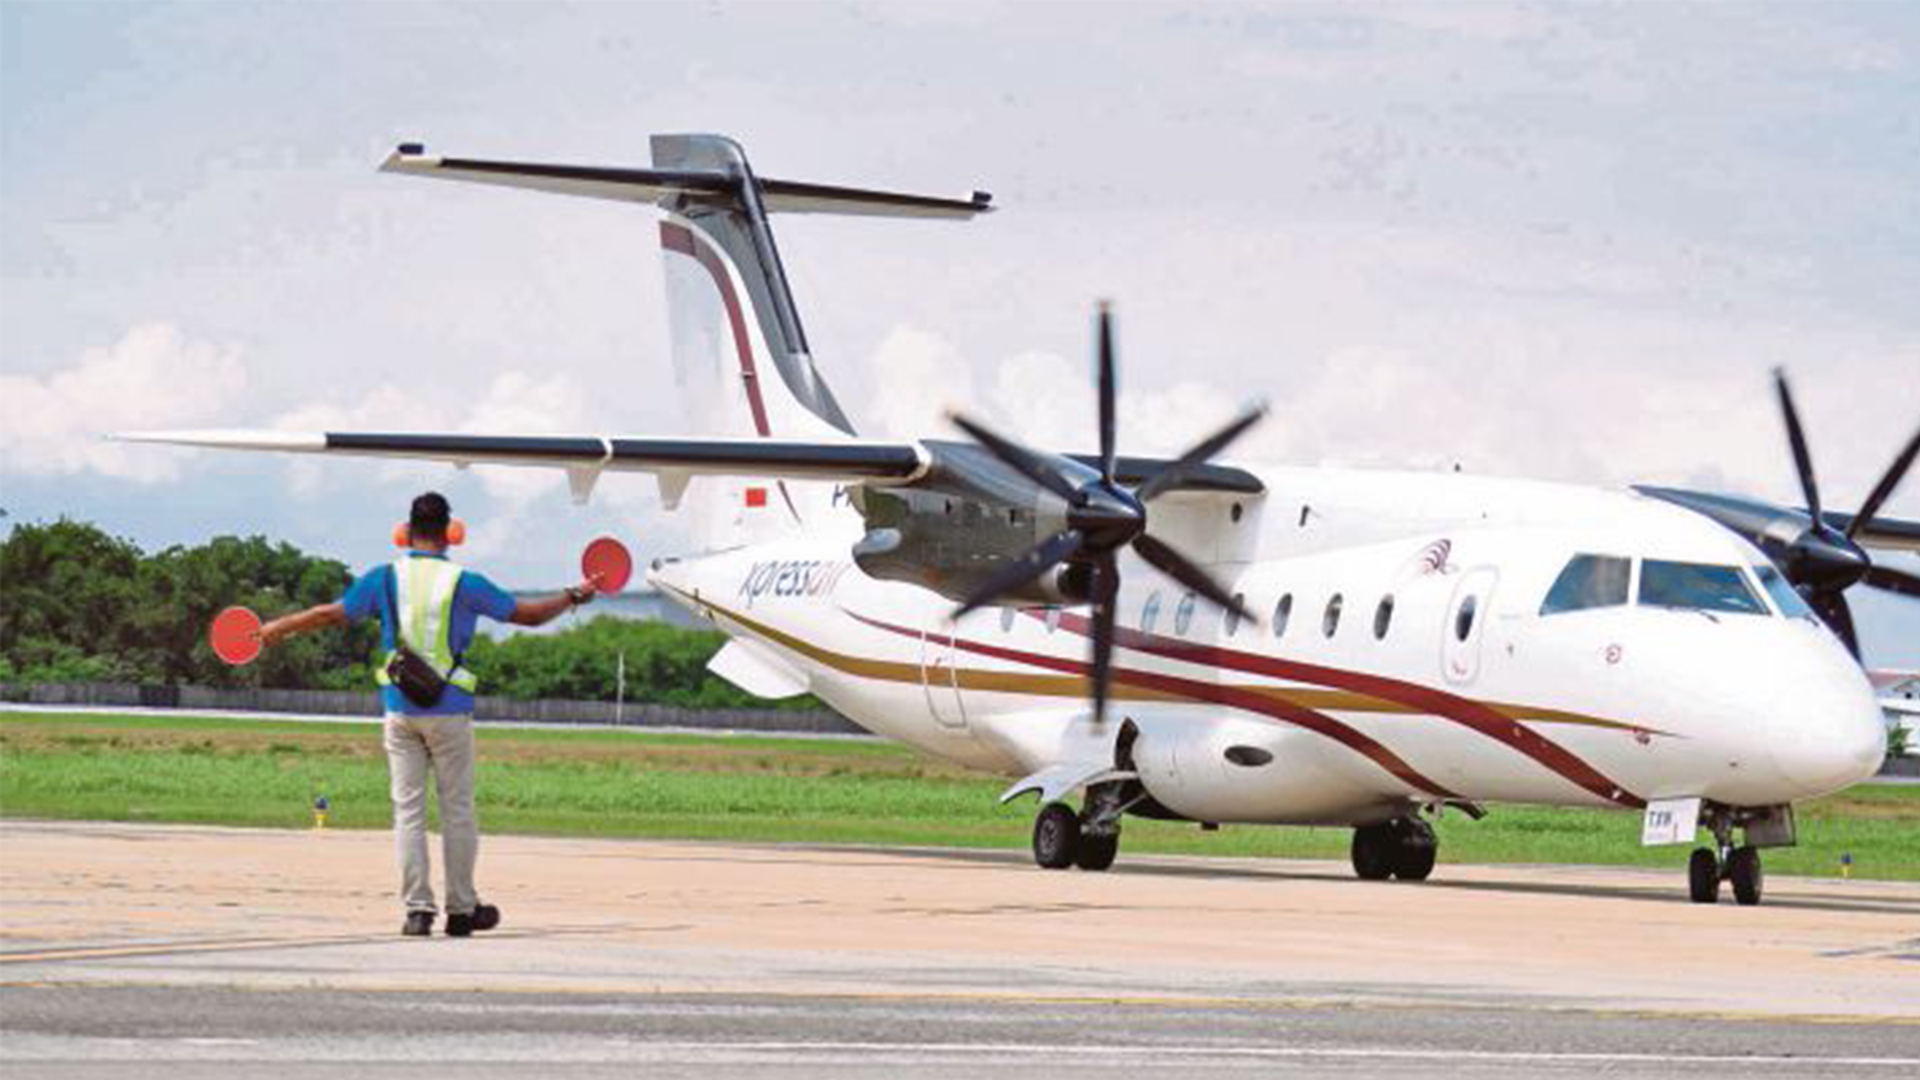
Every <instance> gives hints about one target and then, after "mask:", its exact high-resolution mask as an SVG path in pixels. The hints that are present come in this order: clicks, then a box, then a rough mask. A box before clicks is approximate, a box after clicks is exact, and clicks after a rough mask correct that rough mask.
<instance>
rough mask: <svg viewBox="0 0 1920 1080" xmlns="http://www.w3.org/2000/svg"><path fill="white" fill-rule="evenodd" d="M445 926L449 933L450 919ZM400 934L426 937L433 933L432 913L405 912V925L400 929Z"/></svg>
mask: <svg viewBox="0 0 1920 1080" xmlns="http://www.w3.org/2000/svg"><path fill="white" fill-rule="evenodd" d="M447 924H448V926H447V928H448V930H449V931H451V930H452V928H453V926H452V924H453V919H452V918H451V917H449V918H448V919H447ZM400 932H401V933H402V934H405V935H406V936H408V937H426V936H427V935H428V934H431V933H433V912H431V911H409V912H407V922H406V925H405V926H402V927H401V928H400Z"/></svg>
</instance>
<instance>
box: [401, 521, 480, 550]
mask: <svg viewBox="0 0 1920 1080" xmlns="http://www.w3.org/2000/svg"><path fill="white" fill-rule="evenodd" d="M466 542H467V523H466V522H464V521H461V520H460V519H459V518H454V519H453V520H452V521H449V522H447V546H448V547H459V546H460V545H461V544H464V543H466ZM393 546H394V547H412V546H413V529H412V528H411V527H409V526H408V525H407V523H406V522H404V521H403V522H401V523H400V524H398V525H395V526H394V527H393Z"/></svg>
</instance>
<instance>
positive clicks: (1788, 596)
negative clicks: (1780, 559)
mask: <svg viewBox="0 0 1920 1080" xmlns="http://www.w3.org/2000/svg"><path fill="white" fill-rule="evenodd" d="M1753 576H1754V577H1757V578H1759V579H1760V587H1761V588H1763V589H1765V590H1767V595H1768V596H1771V597H1773V606H1774V607H1777V608H1779V609H1780V614H1782V615H1785V616H1786V617H1787V618H1789V619H1811V618H1813V609H1812V608H1810V607H1808V606H1807V602H1806V601H1805V600H1802V599H1801V598H1800V590H1798V589H1796V588H1794V587H1793V586H1792V585H1789V584H1788V583H1787V579H1786V578H1785V577H1784V576H1782V575H1781V573H1780V571H1779V570H1776V569H1774V568H1773V567H1771V566H1756V567H1754V568H1753Z"/></svg>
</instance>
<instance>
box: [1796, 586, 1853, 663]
mask: <svg viewBox="0 0 1920 1080" xmlns="http://www.w3.org/2000/svg"><path fill="white" fill-rule="evenodd" d="M1807 603H1808V604H1810V605H1812V607H1813V610H1814V611H1815V612H1817V613H1819V615H1820V619H1821V621H1823V622H1825V623H1826V624H1827V625H1828V626H1829V627H1832V629H1833V632H1834V633H1835V634H1836V635H1838V636H1839V638H1840V643H1841V644H1843V645H1845V646H1846V647H1847V651H1848V652H1850V653H1852V654H1853V656H1854V659H1856V660H1857V659H1859V658H1860V636H1859V635H1858V634H1856V633H1854V630H1853V609H1852V608H1850V607H1848V606H1847V598H1846V595H1845V594H1843V593H1838V592H1831V593H1810V594H1809V595H1808V596H1807Z"/></svg>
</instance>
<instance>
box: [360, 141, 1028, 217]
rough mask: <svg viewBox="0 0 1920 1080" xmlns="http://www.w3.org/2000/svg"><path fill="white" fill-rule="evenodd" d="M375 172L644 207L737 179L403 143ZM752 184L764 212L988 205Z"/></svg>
mask: <svg viewBox="0 0 1920 1080" xmlns="http://www.w3.org/2000/svg"><path fill="white" fill-rule="evenodd" d="M380 170H381V171H382V172H397V173H410V174H412V175H414V176H432V177H438V178H440V179H443V180H465V181H468V182H470V183H476V184H496V185H499V186H502V187H518V188H529V189H531V190H534V191H546V192H551V193H553V194H557V195H580V196H584V197H586V198H592V199H612V200H614V201H616V202H632V203H647V204H651V205H661V204H664V203H666V202H668V201H670V200H673V199H675V198H680V197H686V198H692V199H696V200H697V199H716V200H733V199H737V198H739V197H740V195H741V191H740V185H741V183H742V180H741V178H740V176H738V175H736V174H734V173H731V172H721V171H718V170H702V169H627V168H610V167H605V166H595V165H550V164H540V163H536V162H525V161H481V160H478V159H474V158H450V157H437V156H434V155H430V154H428V153H427V152H426V150H425V148H424V147H422V146H420V145H419V144H418V143H405V144H403V145H402V146H401V147H400V148H399V149H398V150H396V151H394V152H393V153H392V154H391V155H389V156H388V157H387V160H386V161H384V162H382V163H381V165H380ZM756 183H757V186H758V189H759V190H758V194H759V196H760V202H761V205H762V206H764V207H765V209H766V210H767V212H768V213H790V214H858V215H866V216H878V217H932V218H968V217H972V216H973V215H975V214H980V213H985V212H987V211H989V210H991V209H992V207H991V206H990V205H989V204H990V203H991V202H992V200H993V197H992V196H991V195H988V194H987V193H986V192H984V191H976V192H974V193H973V194H972V195H970V196H969V197H967V198H965V199H950V198H942V197H939V196H931V195H906V194H901V193H899V192H893V191H870V190H867V189H863V188H850V187H834V186H831V185H828V184H811V183H802V182H799V181H795V180H772V179H767V178H760V179H758V180H757V181H756Z"/></svg>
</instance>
